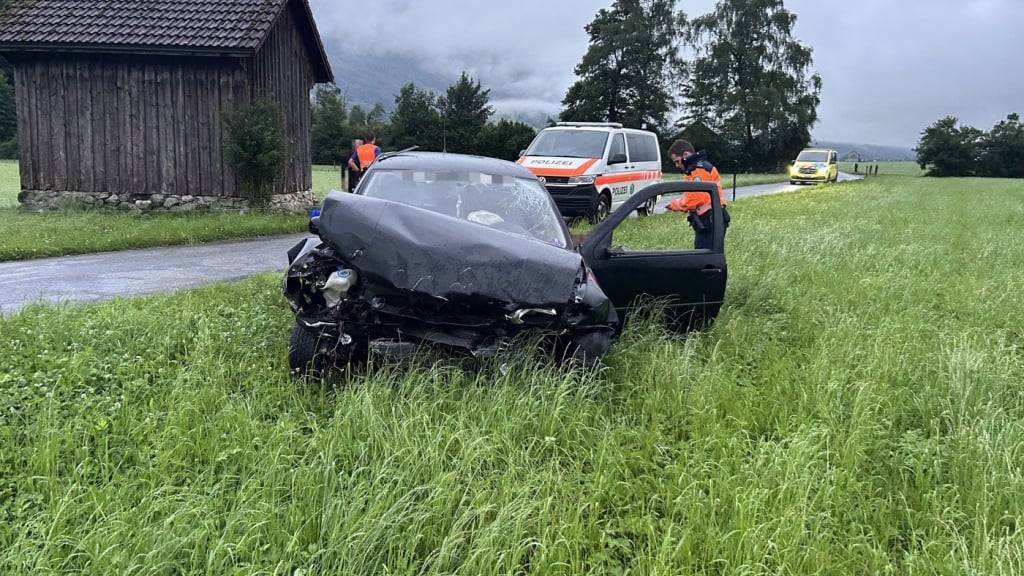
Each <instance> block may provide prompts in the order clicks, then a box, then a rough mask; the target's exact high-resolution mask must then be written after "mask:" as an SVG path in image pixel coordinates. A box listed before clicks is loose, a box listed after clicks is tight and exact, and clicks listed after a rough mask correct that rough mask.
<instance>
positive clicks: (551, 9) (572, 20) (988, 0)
mask: <svg viewBox="0 0 1024 576" xmlns="http://www.w3.org/2000/svg"><path fill="white" fill-rule="evenodd" d="M311 4H312V5H313V10H314V12H315V15H316V18H317V23H318V25H319V26H320V30H321V34H322V35H323V36H325V40H326V42H327V43H328V44H329V45H330V46H332V47H333V48H334V49H346V48H349V49H354V50H357V51H363V50H364V49H365V47H366V46H368V45H372V46H373V47H374V50H375V51H376V52H377V53H378V54H386V53H397V54H404V55H412V56H414V57H416V58H418V59H419V60H420V61H421V62H422V63H423V65H424V67H426V68H428V69H430V70H431V71H432V72H437V73H440V74H444V75H457V74H458V73H459V71H461V70H467V71H469V72H470V73H471V74H473V75H474V76H476V77H478V78H480V79H481V80H482V81H483V83H484V84H485V85H486V86H487V87H489V88H491V89H492V92H493V96H494V98H495V100H496V102H495V103H496V105H497V106H498V107H499V108H501V109H503V110H536V109H540V110H544V111H546V112H549V113H554V112H557V110H558V107H559V102H560V101H561V99H562V96H563V95H564V94H565V90H566V89H567V88H568V86H569V85H570V84H571V83H572V81H573V79H574V75H573V68H574V67H575V65H576V64H577V63H578V62H579V59H580V57H581V56H582V55H583V53H584V52H585V51H586V48H587V37H586V33H585V32H584V30H583V26H584V25H585V24H586V23H587V22H589V21H590V20H591V19H592V18H593V16H594V13H595V12H596V11H597V10H598V9H600V8H602V7H606V6H608V5H610V4H611V0H515V1H507V0H505V1H494V0H430V1H423V0H375V1H374V2H365V1H364V0H358V1H357V0H311ZM713 4H714V0H681V1H680V2H679V5H680V7H682V8H683V9H684V10H685V11H686V13H687V14H688V15H690V16H695V15H699V14H703V13H705V12H707V11H708V10H709V9H710V8H711V7H712V5H713ZM840 4H843V5H842V6H840ZM786 5H787V7H788V8H789V9H790V10H792V11H794V12H796V13H797V15H798V16H799V19H798V23H797V29H796V34H797V37H798V38H799V39H800V40H801V41H803V42H805V43H807V44H809V45H811V46H812V47H813V48H814V59H815V68H816V69H817V70H818V72H819V73H820V74H821V76H822V78H823V79H824V90H823V93H822V104H821V107H820V109H819V112H820V117H821V120H820V121H819V123H818V125H817V126H816V128H815V130H814V136H815V138H817V139H822V140H837V141H846V142H861V143H870V144H892V145H904V146H911V145H913V144H915V143H916V141H917V137H918V134H919V132H920V131H921V129H922V128H923V127H924V126H926V125H927V124H929V123H931V122H932V121H934V120H936V119H937V118H939V117H941V116H944V115H947V114H952V115H955V116H958V117H960V118H961V119H962V120H964V121H965V122H968V123H972V124H974V125H976V126H978V127H980V128H988V127H990V126H991V125H992V124H994V123H995V122H996V121H998V120H1000V119H1002V118H1004V117H1005V116H1006V114H1007V113H1009V112H1013V111H1017V112H1021V113H1024V60H1022V57H1024V30H1022V29H1021V28H1022V23H1024V0H859V1H857V2H843V3H840V2H838V1H834V0H828V1H822V0H787V2H786ZM368 64H369V65H371V66H373V65H386V60H382V61H380V62H377V63H368ZM336 72H338V73H339V74H338V78H337V81H338V83H339V85H342V86H344V82H345V77H344V74H352V73H358V71H342V70H336Z"/></svg>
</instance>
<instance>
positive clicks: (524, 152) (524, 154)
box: [519, 150, 526, 158]
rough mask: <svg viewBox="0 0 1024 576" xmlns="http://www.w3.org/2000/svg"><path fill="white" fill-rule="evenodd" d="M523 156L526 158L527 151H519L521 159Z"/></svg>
mask: <svg viewBox="0 0 1024 576" xmlns="http://www.w3.org/2000/svg"><path fill="white" fill-rule="evenodd" d="M523 156H526V150H520V151H519V157H520V158H522V157H523Z"/></svg>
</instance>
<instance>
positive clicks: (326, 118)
mask: <svg viewBox="0 0 1024 576" xmlns="http://www.w3.org/2000/svg"><path fill="white" fill-rule="evenodd" d="M311 116H312V123H311V125H310V136H309V140H310V150H311V152H312V158H313V163H314V164H329V165H336V164H338V163H343V160H344V159H345V158H346V157H347V151H348V150H349V149H350V143H351V142H350V140H349V139H348V138H347V136H348V124H347V120H348V118H347V116H348V112H347V110H346V109H345V101H344V100H343V99H342V97H341V90H340V89H339V88H338V87H337V86H335V85H334V84H327V85H320V86H317V88H316V91H315V92H314V94H313V110H312V115H311Z"/></svg>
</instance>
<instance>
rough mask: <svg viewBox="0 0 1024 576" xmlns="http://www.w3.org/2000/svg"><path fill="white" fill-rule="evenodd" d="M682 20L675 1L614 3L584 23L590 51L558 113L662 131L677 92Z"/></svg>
mask: <svg viewBox="0 0 1024 576" xmlns="http://www.w3.org/2000/svg"><path fill="white" fill-rule="evenodd" d="M684 22H685V18H684V17H683V15H682V13H677V12H676V11H675V2H674V1H673V0H615V2H614V3H613V4H612V6H611V7H610V8H607V9H602V10H600V11H599V12H598V13H597V16H595V17H594V20H593V21H592V22H591V23H590V24H588V25H587V27H586V30H587V34H588V35H589V36H590V47H589V48H588V49H587V53H586V54H585V55H584V56H583V60H582V61H581V62H580V63H579V65H577V66H576V75H577V76H578V77H579V79H578V80H577V81H576V83H575V84H573V85H572V86H571V87H570V88H569V91H568V93H566V95H565V99H564V100H563V101H562V104H563V105H564V109H563V110H562V113H561V115H560V118H561V119H562V120H567V121H607V122H621V123H623V124H624V125H626V126H630V127H634V128H642V127H647V128H650V129H655V130H661V129H663V128H665V126H666V123H667V117H668V114H669V112H670V111H671V110H672V109H673V107H674V105H675V99H676V93H675V89H674V88H673V82H672V74H673V71H674V70H675V69H676V68H677V67H678V57H677V46H676V41H677V39H678V36H679V33H680V31H681V29H682V25H683V23H684Z"/></svg>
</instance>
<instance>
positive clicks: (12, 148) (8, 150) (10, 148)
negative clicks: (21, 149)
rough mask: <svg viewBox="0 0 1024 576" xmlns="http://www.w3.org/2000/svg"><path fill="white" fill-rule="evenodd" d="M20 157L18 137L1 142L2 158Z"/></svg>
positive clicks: (0, 151) (0, 155)
mask: <svg viewBox="0 0 1024 576" xmlns="http://www.w3.org/2000/svg"><path fill="white" fill-rule="evenodd" d="M17 159H18V137H17V136H15V137H14V138H11V139H10V140H7V141H6V142H0V160H17Z"/></svg>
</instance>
